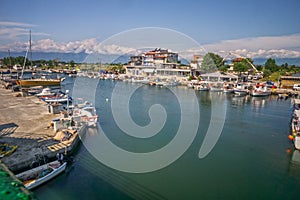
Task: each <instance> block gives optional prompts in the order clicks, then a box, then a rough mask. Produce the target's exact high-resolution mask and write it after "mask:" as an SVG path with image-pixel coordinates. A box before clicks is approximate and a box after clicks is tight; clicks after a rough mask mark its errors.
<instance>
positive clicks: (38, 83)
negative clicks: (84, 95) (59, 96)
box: [16, 78, 61, 87]
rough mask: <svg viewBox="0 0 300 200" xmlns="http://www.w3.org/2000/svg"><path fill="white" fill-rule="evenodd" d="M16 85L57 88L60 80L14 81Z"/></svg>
mask: <svg viewBox="0 0 300 200" xmlns="http://www.w3.org/2000/svg"><path fill="white" fill-rule="evenodd" d="M16 84H17V85H18V86H21V87H33V86H58V85H60V84H61V79H42V78H37V79H19V80H16Z"/></svg>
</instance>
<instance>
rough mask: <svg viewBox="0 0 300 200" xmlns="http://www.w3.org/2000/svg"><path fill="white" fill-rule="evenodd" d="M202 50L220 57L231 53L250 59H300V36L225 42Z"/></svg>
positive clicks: (267, 37)
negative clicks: (217, 54)
mask: <svg viewBox="0 0 300 200" xmlns="http://www.w3.org/2000/svg"><path fill="white" fill-rule="evenodd" d="M203 48H204V49H206V51H208V52H215V53H219V54H221V55H225V54H228V53H229V52H233V53H236V54H239V55H241V56H247V57H252V58H258V57H267V58H268V57H274V58H287V57H289V58H295V57H300V51H299V50H300V34H295V35H285V36H266V37H255V38H243V39H236V40H225V41H221V42H219V43H213V44H207V45H203Z"/></svg>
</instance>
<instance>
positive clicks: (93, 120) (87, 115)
mask: <svg viewBox="0 0 300 200" xmlns="http://www.w3.org/2000/svg"><path fill="white" fill-rule="evenodd" d="M73 119H74V121H80V122H84V123H86V124H87V125H88V126H96V124H97V122H98V115H97V112H96V109H95V107H93V106H92V105H91V104H90V103H89V102H85V103H84V104H79V105H75V107H74V109H73Z"/></svg>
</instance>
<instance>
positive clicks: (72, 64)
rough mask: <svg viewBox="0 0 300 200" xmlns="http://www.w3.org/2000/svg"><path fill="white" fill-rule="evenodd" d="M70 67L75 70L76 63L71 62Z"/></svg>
mask: <svg viewBox="0 0 300 200" xmlns="http://www.w3.org/2000/svg"><path fill="white" fill-rule="evenodd" d="M70 67H71V68H74V67H75V62H74V60H71V61H70Z"/></svg>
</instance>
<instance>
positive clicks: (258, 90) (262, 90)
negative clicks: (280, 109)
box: [250, 84, 271, 97]
mask: <svg viewBox="0 0 300 200" xmlns="http://www.w3.org/2000/svg"><path fill="white" fill-rule="evenodd" d="M250 95H251V96H253V97H265V96H270V95H271V91H270V90H269V89H268V88H267V87H266V86H265V85H264V84H257V85H256V87H255V88H254V89H253V90H252V91H251V93H250Z"/></svg>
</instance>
